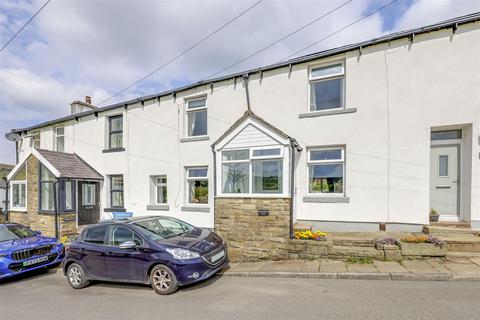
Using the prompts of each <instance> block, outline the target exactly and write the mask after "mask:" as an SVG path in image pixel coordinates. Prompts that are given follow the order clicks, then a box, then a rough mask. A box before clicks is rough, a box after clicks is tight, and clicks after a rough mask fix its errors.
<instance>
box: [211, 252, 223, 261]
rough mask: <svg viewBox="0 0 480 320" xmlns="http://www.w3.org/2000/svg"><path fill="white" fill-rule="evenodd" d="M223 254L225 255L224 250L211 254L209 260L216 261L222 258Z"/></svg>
mask: <svg viewBox="0 0 480 320" xmlns="http://www.w3.org/2000/svg"><path fill="white" fill-rule="evenodd" d="M224 255H225V252H224V251H223V250H222V251H220V252H219V253H217V254H215V255H213V256H212V258H211V260H212V262H216V261H218V260H220V259H222V258H223V256H224Z"/></svg>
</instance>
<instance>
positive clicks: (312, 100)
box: [9, 15, 480, 231]
mask: <svg viewBox="0 0 480 320" xmlns="http://www.w3.org/2000/svg"><path fill="white" fill-rule="evenodd" d="M478 19H479V15H471V16H468V17H462V18H458V19H456V20H452V21H449V22H448V23H441V24H438V25H435V26H431V27H428V28H424V29H418V30H413V31H408V32H405V33H402V34H398V35H392V36H391V37H384V38H381V39H377V40H372V41H370V42H366V43H363V44H359V45H352V46H347V47H345V48H338V49H333V50H329V51H325V52H321V53H318V54H314V55H311V56H306V57H302V58H299V59H295V60H292V61H290V62H287V63H285V64H279V65H274V66H271V67H266V68H263V69H262V68H261V69H255V70H251V71H249V72H247V73H245V74H248V80H246V81H244V77H243V74H236V75H231V76H227V77H222V78H219V79H214V80H212V81H206V82H203V83H200V84H196V85H192V86H187V87H184V88H179V89H177V90H172V91H169V92H166V93H161V94H158V95H153V96H149V97H142V98H140V99H138V100H132V101H127V102H124V103H120V104H116V105H112V106H109V107H105V108H96V109H92V110H87V111H84V112H81V113H77V114H73V115H71V116H67V117H65V118H62V119H57V120H54V121H49V122H47V123H44V124H39V125H37V126H33V127H30V128H22V129H15V130H14V132H16V133H19V134H20V135H21V136H22V139H21V141H19V142H18V154H19V162H18V165H17V168H16V169H14V170H13V171H12V173H11V175H10V176H9V179H10V183H11V184H15V183H14V181H12V179H13V178H14V176H15V172H16V170H18V169H20V168H21V166H22V163H23V162H24V161H25V160H26V158H27V157H28V156H29V155H30V154H31V149H32V148H37V149H46V150H53V151H59V152H66V153H75V154H76V155H78V156H79V157H81V159H83V160H84V161H85V162H86V163H88V164H89V165H90V166H91V167H92V168H94V169H95V170H96V171H97V172H98V173H100V174H101V175H102V176H103V177H104V179H103V181H101V182H98V185H97V187H96V188H99V192H98V197H99V199H95V201H92V199H91V197H90V196H89V197H90V198H88V199H86V200H87V201H86V203H87V204H92V203H95V204H98V209H99V211H100V218H101V219H107V218H110V217H111V215H112V212H116V211H127V212H132V213H133V215H155V214H162V215H169V216H173V217H176V218H179V219H182V220H185V221H188V222H190V223H192V224H195V225H197V226H202V227H213V225H214V217H215V198H218V197H232V198H235V197H242V198H245V197H247V198H248V197H252V198H256V197H258V198H272V199H275V198H291V199H292V202H291V203H292V204H291V215H292V220H293V222H296V221H306V222H308V223H311V224H313V225H314V226H315V228H316V229H322V230H325V231H329V230H345V231H347V230H350V231H368V230H372V231H373V230H378V229H379V225H381V224H382V225H385V226H386V229H387V230H420V228H421V226H422V225H426V224H428V223H429V212H430V211H431V210H432V209H434V210H435V211H437V212H438V213H439V214H440V220H446V221H466V222H470V223H471V225H472V227H473V228H480V159H479V154H480V146H479V144H480V22H479V21H478ZM247 88H248V97H249V99H248V101H247V95H246V89H247ZM248 106H249V107H250V111H249V112H247V114H245V112H246V111H248ZM239 119H240V120H239ZM234 124H235V125H234ZM86 188H87V189H88V188H94V187H86ZM10 189H11V188H10ZM17 189H18V190H20V189H19V188H18V187H17ZM11 190H13V189H11ZM22 190H26V188H25V189H22ZM24 192H27V191H24ZM85 192H86V193H88V194H89V195H91V194H93V193H95V191H92V190H85ZM17 193H18V192H17ZM10 195H11V196H15V197H20V198H21V197H22V196H23V197H25V198H27V196H26V195H22V194H15V195H14V194H12V192H11V193H10ZM84 200H85V199H83V196H82V199H80V197H79V196H78V195H77V196H76V199H75V200H74V201H76V202H77V205H78V207H80V205H81V202H82V201H84ZM97 200H98V201H97ZM16 202H17V203H18V202H19V201H16ZM20 202H21V201H20ZM10 203H11V204H13V201H10ZM9 209H10V210H12V211H15V210H16V208H15V207H12V205H10V208H9ZM17 209H19V210H20V209H22V208H17Z"/></svg>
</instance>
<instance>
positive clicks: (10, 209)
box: [8, 208, 27, 212]
mask: <svg viewBox="0 0 480 320" xmlns="http://www.w3.org/2000/svg"><path fill="white" fill-rule="evenodd" d="M8 210H9V211H15V212H27V208H8Z"/></svg>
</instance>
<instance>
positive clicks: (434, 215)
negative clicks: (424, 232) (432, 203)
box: [430, 208, 440, 222]
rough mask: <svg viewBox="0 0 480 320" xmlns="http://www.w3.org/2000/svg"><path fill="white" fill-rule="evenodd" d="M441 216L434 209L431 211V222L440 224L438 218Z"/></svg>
mask: <svg viewBox="0 0 480 320" xmlns="http://www.w3.org/2000/svg"><path fill="white" fill-rule="evenodd" d="M439 217H440V215H439V214H438V212H437V210H435V209H434V208H431V209H430V222H438V218H439Z"/></svg>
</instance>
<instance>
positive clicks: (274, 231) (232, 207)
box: [215, 197, 290, 261]
mask: <svg viewBox="0 0 480 320" xmlns="http://www.w3.org/2000/svg"><path fill="white" fill-rule="evenodd" d="M264 209H268V210H269V215H268V216H259V215H258V210H264ZM215 231H216V232H217V233H218V234H219V235H220V236H221V237H222V238H223V239H224V240H226V241H227V243H228V246H229V247H228V251H229V256H230V259H231V261H259V260H280V259H288V250H286V246H287V243H288V239H289V237H290V234H289V233H290V198H223V197H222V198H219V197H217V198H215Z"/></svg>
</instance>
